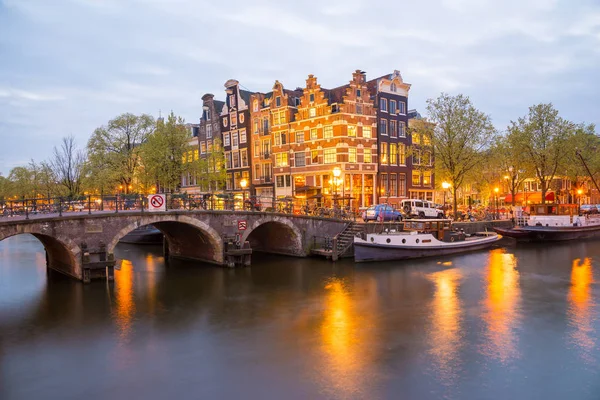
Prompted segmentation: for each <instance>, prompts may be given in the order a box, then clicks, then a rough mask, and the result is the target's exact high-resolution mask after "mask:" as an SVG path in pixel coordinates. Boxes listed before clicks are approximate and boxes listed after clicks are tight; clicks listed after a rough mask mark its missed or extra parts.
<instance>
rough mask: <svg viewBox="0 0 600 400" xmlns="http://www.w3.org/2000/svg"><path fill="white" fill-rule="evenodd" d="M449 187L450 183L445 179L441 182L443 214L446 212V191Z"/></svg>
mask: <svg viewBox="0 0 600 400" xmlns="http://www.w3.org/2000/svg"><path fill="white" fill-rule="evenodd" d="M449 188H450V184H449V183H448V182H446V181H444V182H442V189H444V214H445V213H446V191H447V190H448V189H449Z"/></svg>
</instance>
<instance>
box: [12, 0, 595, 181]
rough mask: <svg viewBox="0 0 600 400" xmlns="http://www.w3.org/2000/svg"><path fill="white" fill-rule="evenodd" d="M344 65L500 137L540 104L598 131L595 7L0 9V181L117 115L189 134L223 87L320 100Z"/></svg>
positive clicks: (51, 1) (577, 0)
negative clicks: (161, 119)
mask: <svg viewBox="0 0 600 400" xmlns="http://www.w3.org/2000/svg"><path fill="white" fill-rule="evenodd" d="M356 69H361V70H363V71H366V72H367V78H368V79H371V78H375V77H377V76H380V75H383V74H385V73H391V72H392V71H393V70H395V69H397V70H400V71H401V73H402V76H403V78H404V80H405V81H406V82H408V83H411V84H412V88H411V91H410V97H409V108H416V109H417V110H418V111H420V112H421V114H423V115H425V105H426V100H427V99H428V98H432V97H437V96H438V95H439V94H440V93H441V92H447V93H450V94H458V93H463V94H465V95H468V96H470V97H471V100H472V101H473V103H474V105H475V106H476V107H477V108H479V109H480V110H482V111H484V112H486V113H488V114H490V115H491V116H492V119H493V121H494V124H495V125H496V127H497V128H498V129H499V130H500V131H503V130H504V129H505V128H506V126H507V124H508V123H509V122H510V120H515V119H516V118H518V117H520V116H523V115H525V114H526V113H527V109H528V107H529V106H530V105H532V104H536V103H540V102H552V103H554V105H555V107H556V108H557V109H558V110H559V111H560V113H561V116H563V117H564V118H567V119H569V120H572V121H574V122H587V123H595V124H596V125H598V124H599V123H600V2H599V1H598V0H570V1H553V0H533V1H526V0H518V1H516V0H505V1H498V0H494V1H487V0H439V1H410V2H408V1H362V0H361V1H357V0H325V1H324V0H320V1H313V0H310V1H305V0H302V1H297V0H296V1H287V0H279V1H260V0H254V1H240V0H232V1H202V0H196V1H194V0H169V1H166V0H162V1H159V0H0V173H2V174H3V175H4V176H7V175H8V173H9V171H10V169H11V168H12V167H14V166H17V165H22V164H26V163H27V162H28V161H29V160H30V159H31V158H33V159H35V160H36V161H42V160H45V159H48V158H49V157H50V155H51V152H52V147H53V146H55V145H58V144H59V142H60V140H61V138H62V137H63V136H67V135H71V134H72V135H74V136H75V138H76V140H77V143H78V145H79V146H81V147H85V145H86V144H87V140H88V138H89V136H90V135H91V133H92V132H93V130H94V129H95V128H96V127H98V126H100V125H103V124H105V123H106V122H107V121H108V120H110V119H111V118H113V117H115V116H117V115H119V114H121V113H125V112H131V113H136V114H139V113H148V114H152V115H153V116H155V117H156V116H158V113H159V110H162V112H163V113H166V112H169V111H170V110H173V111H174V112H175V113H176V114H178V115H181V116H182V117H184V118H185V119H186V121H187V122H197V121H198V119H199V117H200V114H201V97H202V95H203V94H204V93H207V92H210V93H214V94H215V95H216V97H217V98H218V99H223V97H224V96H223V94H224V87H223V84H224V83H225V81H226V80H228V79H230V78H234V79H237V80H239V81H240V83H241V85H242V86H244V87H245V88H247V89H248V90H251V91H262V92H268V91H270V90H271V88H272V86H273V83H274V81H275V80H276V79H278V80H279V81H281V82H282V83H283V84H284V85H285V87H287V88H289V89H294V88H296V87H298V86H300V87H303V86H304V85H305V79H306V76H307V75H308V74H314V75H316V76H317V77H318V79H319V82H320V83H321V84H322V86H323V87H325V88H331V87H335V86H340V85H343V84H345V83H347V82H348V81H349V80H350V79H351V76H352V75H351V73H352V71H354V70H356Z"/></svg>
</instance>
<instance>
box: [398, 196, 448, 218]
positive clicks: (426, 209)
mask: <svg viewBox="0 0 600 400" xmlns="http://www.w3.org/2000/svg"><path fill="white" fill-rule="evenodd" d="M400 207H402V211H404V213H405V214H406V216H407V217H418V218H444V213H443V212H442V210H439V209H437V208H436V207H435V204H433V203H432V202H431V201H427V200H417V199H407V200H402V201H401V202H400Z"/></svg>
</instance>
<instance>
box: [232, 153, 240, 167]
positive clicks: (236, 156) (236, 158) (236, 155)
mask: <svg viewBox="0 0 600 400" xmlns="http://www.w3.org/2000/svg"><path fill="white" fill-rule="evenodd" d="M231 154H232V155H233V168H239V167H240V152H239V151H234V152H232V153H231Z"/></svg>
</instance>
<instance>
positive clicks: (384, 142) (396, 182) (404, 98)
mask: <svg viewBox="0 0 600 400" xmlns="http://www.w3.org/2000/svg"><path fill="white" fill-rule="evenodd" d="M367 86H368V88H369V92H370V93H371V95H372V96H374V99H375V101H374V103H375V106H376V107H377V124H378V125H377V126H378V129H377V141H378V143H379V157H378V160H379V165H378V170H379V171H378V172H379V178H378V185H377V193H378V195H379V197H380V198H382V199H383V200H385V201H386V202H388V203H391V204H395V205H397V204H399V203H400V200H402V199H405V198H407V196H408V193H409V192H408V188H409V187H410V182H409V181H407V178H408V179H409V178H410V176H411V173H410V157H407V150H408V148H409V147H410V135H408V134H407V123H408V117H407V109H408V108H407V107H408V91H409V90H410V84H408V83H405V82H404V81H403V80H402V75H400V72H399V71H394V72H393V73H392V74H387V75H383V76H381V77H379V78H376V79H373V80H370V81H369V82H367Z"/></svg>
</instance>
